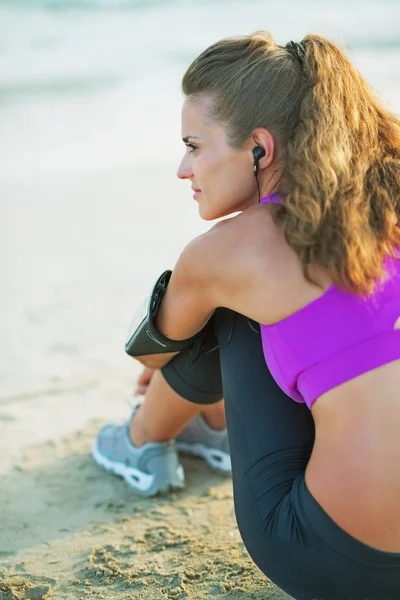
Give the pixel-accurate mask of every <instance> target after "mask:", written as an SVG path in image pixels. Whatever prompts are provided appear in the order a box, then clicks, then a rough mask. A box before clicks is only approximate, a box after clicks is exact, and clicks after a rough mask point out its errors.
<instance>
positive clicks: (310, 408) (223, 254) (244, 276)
mask: <svg viewBox="0 0 400 600" xmlns="http://www.w3.org/2000/svg"><path fill="white" fill-rule="evenodd" d="M183 91H184V94H185V96H186V99H185V102H184V106H183V112H182V137H183V140H184V142H185V144H186V146H187V149H186V153H185V155H184V158H183V160H182V163H181V165H180V167H179V170H178V176H179V177H180V178H182V179H188V180H189V181H190V182H191V184H192V189H193V190H194V198H195V199H196V200H197V202H198V204H199V212H200V216H201V217H202V218H203V219H205V220H212V219H216V218H219V217H223V216H226V215H230V214H233V213H239V214H238V215H236V216H234V217H233V218H230V219H225V220H223V221H221V222H219V223H217V225H215V226H214V227H212V228H211V229H210V231H208V232H207V233H206V234H204V235H201V236H200V237H198V238H196V239H195V240H193V241H192V242H191V243H190V244H189V245H188V246H187V247H186V248H185V249H184V251H183V252H182V254H181V256H180V257H179V260H178V262H177V264H176V266H175V268H174V271H173V273H172V276H171V279H170V281H169V284H168V286H167V288H166V292H165V295H164V297H163V298H162V301H161V304H160V308H159V312H158V314H157V317H156V327H157V330H158V331H159V332H160V334H161V335H164V336H165V337H166V338H169V339H171V340H186V339H187V338H191V337H192V336H195V335H196V334H197V332H199V331H202V330H203V331H205V332H206V334H205V336H206V337H205V342H204V343H203V346H202V347H203V353H202V354H201V356H200V359H199V360H198V361H197V362H196V363H195V364H194V366H193V368H191V369H187V368H186V366H187V356H186V355H189V354H190V351H189V350H187V351H182V352H181V353H179V354H178V355H176V354H173V355H171V354H159V355H152V356H145V357H142V358H140V357H139V359H140V360H141V362H143V363H144V364H145V365H146V366H148V367H153V368H154V367H160V368H161V371H156V373H155V375H154V377H153V381H152V382H151V386H150V387H149V390H148V394H147V396H149V398H148V397H147V396H146V399H145V402H144V405H143V407H142V409H140V410H139V411H138V412H137V414H136V418H135V419H134V420H132V423H131V431H133V434H132V438H133V441H135V435H137V437H138V438H139V439H138V440H137V441H138V443H139V444H140V443H143V442H146V441H149V440H150V439H151V436H150V432H152V433H154V432H155V431H156V432H157V436H158V439H159V440H160V439H161V437H160V428H161V427H162V425H163V418H164V417H165V415H168V414H169V415H170V418H169V420H168V419H167V425H168V426H169V424H170V422H171V421H173V420H176V422H179V426H182V424H184V423H185V422H186V421H187V420H189V419H190V418H191V417H192V416H193V411H195V410H196V407H195V405H194V404H193V406H194V408H193V409H192V405H191V404H190V402H186V403H185V400H183V399H182V398H184V399H186V400H189V401H191V402H192V403H196V402H200V403H202V402H204V401H219V400H220V399H221V398H222V390H221V388H220V387H219V381H218V377H217V376H216V375H214V374H213V376H212V377H210V379H209V380H206V377H207V374H208V372H210V373H214V372H215V370H216V368H217V367H218V368H220V371H221V373H222V383H223V395H224V399H225V407H226V418H227V429H228V437H229V446H230V454H231V461H232V478H233V488H234V502H235V511H236V518H237V522H238V526H239V529H240V532H241V535H242V538H243V541H244V543H245V545H246V547H247V550H248V552H249V553H250V555H251V556H252V558H253V560H254V562H255V563H256V564H257V565H258V567H259V568H260V569H261V570H262V571H263V572H264V573H265V574H266V575H267V576H268V577H269V578H270V579H271V580H272V581H274V582H275V583H276V584H277V585H278V586H280V587H281V588H282V589H283V590H285V591H286V592H287V593H289V594H290V595H291V596H293V597H294V598H296V599H300V598H301V599H305V600H311V599H317V598H318V599H319V600H345V599H346V600H350V599H353V600H356V599H357V600H361V599H363V600H364V599H368V600H389V599H390V600H395V599H397V598H399V597H400V510H399V506H400V477H399V467H398V465H399V463H400V443H399V441H398V440H399V437H398V432H399V428H400V401H399V393H400V392H399V390H400V362H399V359H400V263H399V262H398V261H397V259H396V251H397V248H398V247H399V246H400V239H399V238H400V235H399V234H400V230H399V215H400V123H399V121H398V120H397V119H396V118H395V117H394V116H393V115H392V114H390V113H389V112H388V111H386V110H385V109H384V108H383V107H382V106H381V105H380V104H379V102H378V101H377V100H376V99H375V98H374V96H373V94H372V92H371V90H370V89H369V87H368V86H367V84H366V82H365V81H364V80H363V78H362V77H361V75H360V74H359V73H358V72H357V71H356V69H355V68H354V67H353V66H352V65H351V63H350V62H349V61H348V59H347V58H346V57H345V55H344V53H343V52H342V51H341V50H340V49H339V48H338V47H337V46H336V45H334V44H333V43H331V42H329V41H328V40H326V39H325V38H323V37H321V36H318V35H308V36H306V37H305V38H304V39H303V40H302V42H301V43H294V42H289V44H287V46H286V47H281V46H279V45H277V44H276V43H275V42H274V40H273V39H272V37H271V36H270V35H269V34H267V33H265V32H258V33H255V34H253V35H250V36H243V37H238V38H232V39H227V40H222V41H220V42H217V43H216V44H214V45H212V46H211V47H210V48H208V49H207V50H205V51H204V52H203V53H202V54H200V56H199V57H198V58H196V60H195V61H194V62H193V63H192V65H191V66H190V67H189V69H188V70H187V72H186V73H185V75H184V78H183ZM254 174H255V175H256V177H254ZM259 199H260V200H261V201H259ZM258 324H261V325H259V326H258ZM213 336H215V337H216V339H217V344H213V339H212V337H213ZM213 345H214V346H215V345H217V346H219V347H218V348H217V349H216V350H214V351H212V347H213ZM192 362H193V361H192ZM215 365H217V367H216V366H215ZM212 369H214V371H212ZM198 381H202V382H203V385H206V384H209V386H208V388H207V389H206V390H204V389H203V390H200V391H199V389H198V387H199V386H198ZM193 382H194V383H193ZM158 391H159V396H158V402H157V393H158ZM205 391H206V392H207V393H208V396H207V394H204V392H205ZM161 394H162V396H163V397H162V401H161ZM213 395H214V398H212V396H213ZM205 396H206V397H205ZM147 402H148V403H149V408H147V409H146V403H147ZM151 403H153V406H151ZM156 405H157V406H156ZM154 406H156V409H155V408H154ZM182 406H184V407H186V408H182ZM199 408H201V406H200V407H199V406H197V410H198V409H199ZM135 421H136V422H137V430H136V433H135ZM157 428H158V431H157ZM118 436H120V434H118V432H117V433H116V430H115V428H114V429H112V428H111V429H110V427H109V426H108V428H106V430H105V432H104V431H103V433H101V434H100V438H99V442H98V445H97V447H98V448H99V444H100V442H101V443H104V439H106V441H107V443H108V445H109V446H110V445H112V444H113V443H116V441H115V440H117V441H118V440H119V441H120V438H118ZM117 438H118V439H117ZM113 440H114V441H113ZM151 441H154V438H153V439H151ZM153 450H154V449H153ZM105 455H106V452H104V456H105ZM156 462H157V461H155V462H154V464H155V472H156V470H157V469H158V468H159V465H158V463H157V464H156ZM175 471H176V469H175ZM171 483H173V481H172V480H171Z"/></svg>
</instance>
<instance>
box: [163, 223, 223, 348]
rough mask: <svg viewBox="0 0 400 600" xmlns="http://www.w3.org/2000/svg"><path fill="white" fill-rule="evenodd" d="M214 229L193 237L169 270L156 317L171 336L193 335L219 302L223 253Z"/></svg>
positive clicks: (168, 335) (221, 285)
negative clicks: (167, 280) (168, 277)
mask: <svg viewBox="0 0 400 600" xmlns="http://www.w3.org/2000/svg"><path fill="white" fill-rule="evenodd" d="M215 229H218V227H217V226H214V227H213V228H212V229H211V230H210V231H209V232H207V233H205V234H203V235H200V236H198V237H196V238H195V239H194V240H192V241H191V242H190V243H189V244H188V245H187V246H186V247H185V249H184V250H183V252H182V254H181V255H180V257H179V259H178V261H177V263H176V265H175V267H174V269H173V271H172V275H171V279H170V282H169V284H168V287H167V290H166V292H165V295H164V298H163V300H162V303H161V306H160V310H159V313H158V316H157V320H156V326H157V329H158V330H159V331H160V332H161V333H163V334H164V335H165V336H166V337H168V338H170V339H173V340H182V339H186V338H189V337H191V336H192V335H195V334H196V333H197V332H198V331H200V330H201V329H202V328H203V327H204V325H205V324H206V323H207V321H208V320H209V319H210V318H211V316H212V314H213V313H214V311H215V309H216V308H217V307H218V306H220V305H221V304H220V302H221V294H220V290H221V287H222V288H223V285H224V282H223V265H224V252H223V250H222V248H221V242H222V243H223V240H222V239H221V236H220V237H219V238H218V237H217V236H216V235H215Z"/></svg>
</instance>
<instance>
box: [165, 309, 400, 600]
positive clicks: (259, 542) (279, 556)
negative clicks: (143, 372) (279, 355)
mask: <svg viewBox="0 0 400 600" xmlns="http://www.w3.org/2000/svg"><path fill="white" fill-rule="evenodd" d="M209 330H210V335H216V337H217V340H218V344H219V345H220V347H219V349H216V350H214V351H212V352H210V353H208V354H202V355H201V357H200V359H199V361H198V362H197V363H196V364H195V366H194V367H193V368H192V369H191V370H188V369H187V368H186V364H187V359H188V357H187V356H185V353H182V354H180V355H178V356H177V357H175V358H174V359H173V360H172V361H171V362H170V363H169V364H168V365H167V366H166V367H164V369H163V374H164V377H165V379H166V380H167V382H168V383H169V384H170V385H171V387H172V388H173V389H174V390H175V391H176V392H177V393H178V394H180V395H182V396H183V397H184V398H186V399H187V400H190V401H192V402H197V403H202V404H209V403H212V402H217V401H218V400H220V399H221V398H222V397H224V398H225V407H226V418H227V427H228V436H229V446H230V452H231V460H232V480H233V492H234V503H235V513H236V519H237V523H238V527H239V530H240V534H241V536H242V539H243V542H244V544H245V546H246V548H247V550H248V552H249V554H250V556H251V557H252V559H253V560H254V562H255V563H256V565H257V566H258V567H259V568H260V569H261V570H262V571H263V572H264V573H265V574H266V575H267V576H268V577H269V578H270V579H271V580H272V581H273V582H274V583H276V585H278V586H279V587H280V588H282V589H283V590H285V591H286V592H287V593H288V594H290V595H291V596H292V597H293V598H295V599H296V600H300V599H301V600H399V599H400V553H398V554H394V553H387V552H382V551H379V550H375V549H373V548H371V547H369V546H367V545H365V544H363V543H361V542H359V541H357V540H355V539H354V538H352V537H351V536H350V535H348V534H347V533H345V532H344V531H343V530H342V529H341V528H339V527H338V526H337V525H335V523H334V522H333V521H332V519H330V517H329V516H328V515H327V514H326V513H325V512H324V510H323V509H322V508H321V506H320V505H319V504H318V503H317V502H316V501H315V500H314V498H313V497H312V496H311V494H310V493H309V491H308V489H307V487H306V484H305V480H304V472H305V468H306V465H307V462H308V460H309V458H310V454H311V450H312V447H313V442H314V422H313V419H312V416H311V413H310V411H309V410H308V408H307V407H306V405H305V404H297V403H296V402H293V400H291V399H290V398H288V397H287V396H286V395H285V394H284V393H283V392H282V390H281V389H280V388H279V387H278V386H277V384H276V383H275V381H274V379H273V378H272V376H271V374H270V372H269V370H268V368H267V366H266V363H265V360H264V356H263V352H262V347H261V338H260V331H259V327H258V325H257V324H256V323H254V322H252V321H249V320H248V319H246V318H245V317H243V316H242V315H239V314H236V313H233V312H232V311H229V310H227V309H218V310H217V311H216V312H215V314H214V317H213V319H212V321H211V322H210V324H209ZM221 373H222V378H221ZM221 382H222V383H221Z"/></svg>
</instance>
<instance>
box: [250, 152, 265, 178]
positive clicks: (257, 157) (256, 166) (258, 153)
mask: <svg viewBox="0 0 400 600" xmlns="http://www.w3.org/2000/svg"><path fill="white" fill-rule="evenodd" d="M252 152H253V156H254V167H253V170H254V175H255V176H256V177H257V175H258V161H259V160H260V158H262V157H263V156H265V150H264V148H263V147H262V146H254V148H253V150H252Z"/></svg>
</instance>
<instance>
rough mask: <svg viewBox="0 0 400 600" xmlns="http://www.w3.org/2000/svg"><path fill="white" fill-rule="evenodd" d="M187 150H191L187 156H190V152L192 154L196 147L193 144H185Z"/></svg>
mask: <svg viewBox="0 0 400 600" xmlns="http://www.w3.org/2000/svg"><path fill="white" fill-rule="evenodd" d="M186 147H187V148H191V150H190V152H189V154H192V152H194V151H195V150H197V148H198V147H197V146H195V145H194V144H186Z"/></svg>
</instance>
